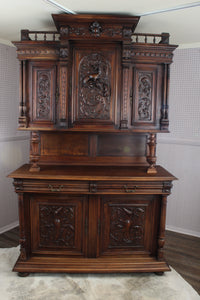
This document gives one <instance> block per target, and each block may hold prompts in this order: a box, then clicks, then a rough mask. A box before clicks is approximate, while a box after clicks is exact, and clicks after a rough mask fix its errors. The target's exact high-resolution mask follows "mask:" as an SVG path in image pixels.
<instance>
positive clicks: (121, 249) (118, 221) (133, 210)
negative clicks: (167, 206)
mask: <svg viewBox="0 0 200 300" xmlns="http://www.w3.org/2000/svg"><path fill="white" fill-rule="evenodd" d="M158 210H159V197H157V196H149V195H145V196H141V195H128V196H126V195H121V197H120V196H105V197H102V203H101V224H102V225H101V254H106V255H109V254H110V255H112V254H113V253H122V254H123V253H133V252H135V251H140V252H144V253H152V254H155V251H156V237H157V228H158V223H157V222H158V221H157V220H158ZM156 216H157V217H156Z"/></svg>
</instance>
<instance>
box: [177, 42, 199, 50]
mask: <svg viewBox="0 0 200 300" xmlns="http://www.w3.org/2000/svg"><path fill="white" fill-rule="evenodd" d="M189 48H200V42H196V43H191V44H189V43H188V44H180V45H179V46H178V48H177V49H178V50H179V49H189Z"/></svg>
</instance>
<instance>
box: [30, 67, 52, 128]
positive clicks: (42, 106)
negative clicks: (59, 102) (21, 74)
mask: <svg viewBox="0 0 200 300" xmlns="http://www.w3.org/2000/svg"><path fill="white" fill-rule="evenodd" d="M29 67H30V69H29V72H30V73H29V74H30V80H29V85H30V86H29V90H30V95H29V97H30V107H29V113H30V127H31V126H33V127H53V125H54V124H55V115H56V99H55V98H56V64H55V62H52V61H48V62H44V61H43V62H39V61H38V62H30V65H29Z"/></svg>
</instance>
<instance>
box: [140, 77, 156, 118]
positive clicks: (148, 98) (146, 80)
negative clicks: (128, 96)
mask: <svg viewBox="0 0 200 300" xmlns="http://www.w3.org/2000/svg"><path fill="white" fill-rule="evenodd" d="M152 79H153V78H152V73H146V72H140V73H139V100H138V116H139V120H141V121H151V120H152Z"/></svg>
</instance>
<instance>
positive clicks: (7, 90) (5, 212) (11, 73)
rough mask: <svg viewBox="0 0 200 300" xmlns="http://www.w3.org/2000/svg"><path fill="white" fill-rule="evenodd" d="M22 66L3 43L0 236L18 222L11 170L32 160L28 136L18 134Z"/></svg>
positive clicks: (0, 72)
mask: <svg viewBox="0 0 200 300" xmlns="http://www.w3.org/2000/svg"><path fill="white" fill-rule="evenodd" d="M18 67H19V62H18V61H17V59H16V50H15V48H14V47H9V46H5V45H2V44H0V233H1V232H4V231H6V230H8V229H10V228H12V227H14V226H15V225H16V224H17V223H18V221H17V220H18V209H17V206H18V204H17V195H16V194H15V193H14V188H13V185H12V180H11V179H8V178H6V175H8V174H9V173H10V172H11V171H13V170H14V169H16V168H18V167H19V166H20V165H21V164H23V163H24V162H27V161H28V148H29V142H28V135H27V134H26V133H23V132H22V133H21V132H17V130H16V129H17V118H18V116H17V113H18V103H19V97H18V94H19V93H18V88H19V83H18V78H19V76H18V72H19V70H18Z"/></svg>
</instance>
